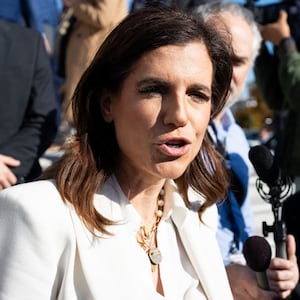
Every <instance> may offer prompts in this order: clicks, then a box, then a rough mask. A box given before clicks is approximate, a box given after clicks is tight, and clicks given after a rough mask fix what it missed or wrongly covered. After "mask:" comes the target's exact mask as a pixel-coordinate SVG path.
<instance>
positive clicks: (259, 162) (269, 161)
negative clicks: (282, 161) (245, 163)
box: [248, 145, 279, 185]
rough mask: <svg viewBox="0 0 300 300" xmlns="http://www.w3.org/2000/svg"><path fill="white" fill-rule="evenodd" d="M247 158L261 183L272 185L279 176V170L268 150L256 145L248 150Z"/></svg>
mask: <svg viewBox="0 0 300 300" xmlns="http://www.w3.org/2000/svg"><path fill="white" fill-rule="evenodd" d="M248 156H249V160H250V161H251V163H252V165H253V167H254V169H255V171H256V173H257V175H258V177H259V178H260V179H261V180H262V181H263V182H265V183H267V184H271V185H272V184H273V183H274V182H275V181H276V180H277V178H278V176H279V169H278V168H277V166H276V165H275V164H274V157H273V155H272V153H271V151H270V149H268V148H267V147H266V146H264V145H257V146H254V147H252V148H251V149H250V150H249V153H248Z"/></svg>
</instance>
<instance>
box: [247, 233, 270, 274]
mask: <svg viewBox="0 0 300 300" xmlns="http://www.w3.org/2000/svg"><path fill="white" fill-rule="evenodd" d="M243 254H244V257H245V260H246V262H247V265H248V266H249V267H250V268H251V269H252V270H253V271H255V272H264V271H266V270H267V269H268V267H269V265H270V262H271V256H272V250H271V247H270V245H269V243H268V241H267V240H266V239H265V238H263V237H261V236H256V235H255V236H251V237H249V238H248V239H247V240H246V241H245V243H244V247H243Z"/></svg>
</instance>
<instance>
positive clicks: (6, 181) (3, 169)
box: [0, 154, 21, 190]
mask: <svg viewBox="0 0 300 300" xmlns="http://www.w3.org/2000/svg"><path fill="white" fill-rule="evenodd" d="M20 164H21V162H20V161H19V160H17V159H14V158H13V157H11V156H7V155H2V154H0V190H3V189H6V188H8V187H10V186H12V185H14V184H16V183H17V178H16V176H15V175H14V173H13V172H12V171H11V170H10V169H9V167H18V166H19V165H20Z"/></svg>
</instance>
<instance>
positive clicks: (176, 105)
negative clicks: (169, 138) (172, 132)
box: [164, 94, 188, 127]
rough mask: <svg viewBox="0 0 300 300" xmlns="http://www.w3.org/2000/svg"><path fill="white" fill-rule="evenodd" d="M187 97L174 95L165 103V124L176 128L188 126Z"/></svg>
mask: <svg viewBox="0 0 300 300" xmlns="http://www.w3.org/2000/svg"><path fill="white" fill-rule="evenodd" d="M187 103H188V102H187V95H186V94H184V95H172V96H169V98H168V99H165V101H164V123H165V124H166V125H169V124H172V125H175V126H176V127H182V126H184V125H186V123H187V121H188V111H187V110H188V105H187Z"/></svg>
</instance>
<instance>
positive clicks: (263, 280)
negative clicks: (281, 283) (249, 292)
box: [255, 272, 270, 290]
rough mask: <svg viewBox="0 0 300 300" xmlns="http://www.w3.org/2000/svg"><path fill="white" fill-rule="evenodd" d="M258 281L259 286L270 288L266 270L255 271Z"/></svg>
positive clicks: (265, 288)
mask: <svg viewBox="0 0 300 300" xmlns="http://www.w3.org/2000/svg"><path fill="white" fill-rule="evenodd" d="M255 275H256V281H257V284H258V285H259V287H261V288H262V289H264V290H269V289H270V288H269V282H268V277H267V274H266V272H255Z"/></svg>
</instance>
